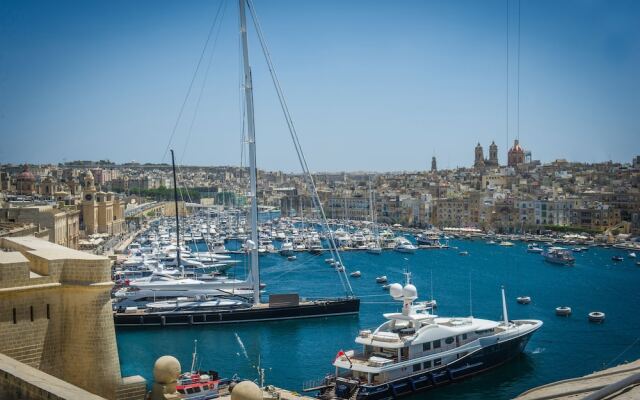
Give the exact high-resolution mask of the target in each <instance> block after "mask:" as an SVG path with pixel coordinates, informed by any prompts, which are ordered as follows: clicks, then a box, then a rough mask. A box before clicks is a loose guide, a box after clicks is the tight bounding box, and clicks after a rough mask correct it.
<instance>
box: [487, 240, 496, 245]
mask: <svg viewBox="0 0 640 400" xmlns="http://www.w3.org/2000/svg"><path fill="white" fill-rule="evenodd" d="M487 244H497V243H496V241H495V240H489V241H488V242H487Z"/></svg>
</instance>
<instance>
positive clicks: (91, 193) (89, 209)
mask: <svg viewBox="0 0 640 400" xmlns="http://www.w3.org/2000/svg"><path fill="white" fill-rule="evenodd" d="M84 179H85V181H84V183H85V185H84V193H83V198H82V221H83V225H84V231H85V233H86V234H87V235H92V234H94V233H108V234H110V235H118V234H120V233H122V232H125V230H126V223H125V219H124V202H122V201H121V200H120V198H118V197H117V196H116V195H115V194H114V193H106V192H101V191H97V189H96V185H95V180H94V178H93V174H92V173H91V171H87V172H86V175H85V178H84Z"/></svg>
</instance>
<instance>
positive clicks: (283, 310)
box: [113, 299, 360, 327]
mask: <svg viewBox="0 0 640 400" xmlns="http://www.w3.org/2000/svg"><path fill="white" fill-rule="evenodd" d="M359 311H360V299H338V300H319V301H315V302H310V303H302V304H300V305H297V306H283V307H261V308H245V309H234V310H218V311H188V312H187V311H181V312H162V313H161V312H158V313H146V314H135V313H134V314H127V313H114V314H113V318H114V323H115V325H116V326H118V327H120V326H135V327H141V326H170V325H209V324H229V323H241V322H251V321H273V320H284V319H298V318H315V317H326V316H332V315H347V314H357V313H358V312H359Z"/></svg>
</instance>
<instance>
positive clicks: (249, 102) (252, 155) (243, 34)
mask: <svg viewBox="0 0 640 400" xmlns="http://www.w3.org/2000/svg"><path fill="white" fill-rule="evenodd" d="M245 1H246V0H239V5H240V40H241V41H242V60H243V66H244V99H245V104H246V112H247V134H248V142H249V179H250V191H251V216H250V217H251V241H252V242H253V245H252V246H250V248H249V251H250V260H251V280H252V282H253V303H254V304H259V303H260V271H259V269H258V268H259V266H258V243H259V239H258V184H257V180H258V177H257V170H256V126H255V122H254V120H253V85H252V82H251V67H250V66H249V43H248V39H247V17H246V14H245Z"/></svg>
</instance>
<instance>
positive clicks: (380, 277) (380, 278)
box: [376, 275, 387, 283]
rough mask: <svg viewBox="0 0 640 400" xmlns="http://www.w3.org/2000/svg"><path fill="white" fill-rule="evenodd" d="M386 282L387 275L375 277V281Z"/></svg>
mask: <svg viewBox="0 0 640 400" xmlns="http://www.w3.org/2000/svg"><path fill="white" fill-rule="evenodd" d="M386 282H387V276H386V275H382V276H379V277H377V278H376V283H386Z"/></svg>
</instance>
